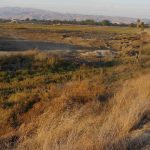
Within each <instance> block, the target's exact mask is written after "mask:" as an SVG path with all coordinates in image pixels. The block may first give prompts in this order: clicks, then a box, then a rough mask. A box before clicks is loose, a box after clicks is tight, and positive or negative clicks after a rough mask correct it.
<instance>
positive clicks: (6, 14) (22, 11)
mask: <svg viewBox="0 0 150 150" xmlns="http://www.w3.org/2000/svg"><path fill="white" fill-rule="evenodd" d="M0 18H2V19H20V20H22V19H26V18H30V19H38V20H41V19H45V20H56V19H58V20H77V21H81V20H86V19H92V20H95V21H102V20H110V21H111V22H113V23H117V22H119V23H134V22H136V20H137V18H129V17H111V16H102V15H82V14H70V13H58V12H53V11H47V10H41V9H35V8H21V7H0ZM143 21H144V22H145V23H149V24H150V19H143Z"/></svg>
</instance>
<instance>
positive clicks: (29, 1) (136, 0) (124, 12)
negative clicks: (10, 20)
mask: <svg viewBox="0 0 150 150" xmlns="http://www.w3.org/2000/svg"><path fill="white" fill-rule="evenodd" d="M149 6H150V1H149V0H142V1H141V0H55V2H54V1H52V0H39V1H35V0H26V1H20V0H13V2H12V0H0V7H26V8H37V9H44V10H49V11H55V12H60V13H74V14H87V15H105V16H121V17H131V18H147V19H150V9H149Z"/></svg>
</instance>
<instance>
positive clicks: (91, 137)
mask: <svg viewBox="0 0 150 150" xmlns="http://www.w3.org/2000/svg"><path fill="white" fill-rule="evenodd" d="M142 39H143V45H142V55H141V60H140V61H138V60H137V56H136V54H137V52H138V50H140V49H141V40H140V35H139V31H138V30H137V29H136V28H127V27H97V26H63V25H62V26H48V25H36V24H5V23H3V24H0V150H149V149H150V44H149V43H150V35H149V29H146V30H145V33H144V34H143V35H142Z"/></svg>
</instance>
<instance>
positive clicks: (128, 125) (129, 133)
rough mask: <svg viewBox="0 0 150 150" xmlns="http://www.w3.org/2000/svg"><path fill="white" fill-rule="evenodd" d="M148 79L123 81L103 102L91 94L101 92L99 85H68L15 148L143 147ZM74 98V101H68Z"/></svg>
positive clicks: (149, 95)
mask: <svg viewBox="0 0 150 150" xmlns="http://www.w3.org/2000/svg"><path fill="white" fill-rule="evenodd" d="M149 79H150V75H149V74H148V75H144V76H142V77H140V78H137V79H134V80H129V81H127V82H126V83H125V84H124V85H123V86H122V88H121V90H119V91H118V92H117V93H116V94H115V95H114V96H113V98H111V100H110V99H109V100H107V102H103V101H99V100H98V99H96V96H95V95H97V94H100V93H101V92H100V91H103V90H100V91H99V90H98V92H96V91H97V89H98V87H99V86H97V88H91V89H90V86H89V84H88V82H87V81H83V82H81V83H78V82H76V83H69V85H67V86H66V88H65V89H64V90H63V92H62V94H61V96H60V97H58V98H56V99H53V100H52V102H51V104H50V105H49V108H48V110H47V111H46V112H45V113H44V114H43V115H42V116H40V117H39V119H37V120H38V122H36V123H35V122H33V123H31V124H30V125H29V126H32V124H37V126H38V129H37V130H36V133H35V134H33V135H31V137H30V136H29V137H28V136H27V135H26V136H25V137H23V139H22V140H21V141H20V143H19V145H18V147H17V149H18V150H19V149H22V150H33V149H35V150H50V149H51V150H60V149H61V150H82V149H85V150H86V149H87V150H91V149H93V150H117V149H118V150H126V149H139V148H141V147H145V146H146V145H148V142H149V141H148V139H149V138H150V135H149V130H150V126H149V125H150V124H149V122H146V119H148V117H149V113H148V112H149V108H150V80H149ZM79 85H80V86H79ZM81 89H83V92H82V91H81ZM88 89H90V90H89V91H88ZM74 95H75V96H76V99H78V100H74V99H72V98H73V97H74ZM78 95H79V96H84V98H85V100H86V103H79V101H80V102H83V99H84V98H83V99H80V98H81V97H80V98H79V97H78ZM88 98H89V99H90V100H89V101H87V100H88ZM84 102H85V101H84ZM22 130H24V128H23V129H22ZM146 134H147V139H145V136H146ZM146 140H147V141H146Z"/></svg>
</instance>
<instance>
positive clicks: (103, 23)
mask: <svg viewBox="0 0 150 150" xmlns="http://www.w3.org/2000/svg"><path fill="white" fill-rule="evenodd" d="M101 25H103V26H110V25H112V23H111V22H110V21H109V20H103V21H102V22H101Z"/></svg>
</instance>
